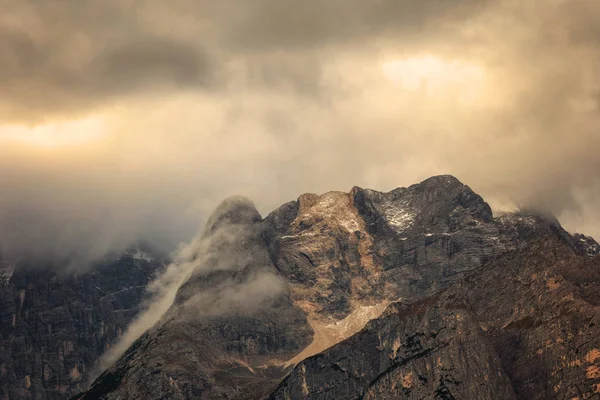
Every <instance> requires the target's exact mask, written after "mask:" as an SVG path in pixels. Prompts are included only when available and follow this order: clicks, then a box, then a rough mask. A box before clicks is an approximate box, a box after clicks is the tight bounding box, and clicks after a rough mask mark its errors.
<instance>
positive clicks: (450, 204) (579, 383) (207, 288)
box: [76, 175, 600, 399]
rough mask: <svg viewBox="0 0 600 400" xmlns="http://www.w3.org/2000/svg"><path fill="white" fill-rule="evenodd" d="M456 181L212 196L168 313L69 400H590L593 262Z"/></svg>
mask: <svg viewBox="0 0 600 400" xmlns="http://www.w3.org/2000/svg"><path fill="white" fill-rule="evenodd" d="M598 253H599V247H598V244H597V243H596V242H595V241H594V240H593V239H591V238H589V237H586V236H583V235H576V236H572V235H570V234H569V233H568V232H566V231H565V230H564V229H563V228H562V227H561V226H560V224H559V222H558V221H557V220H556V219H555V218H553V217H551V216H545V215H536V214H535V213H511V214H505V215H500V216H496V217H495V216H494V215H493V214H492V211H491V209H490V207H489V205H488V204H487V203H486V202H485V201H484V200H483V199H482V198H481V197H480V196H479V195H477V194H476V193H474V192H473V191H472V190H471V189H470V188H469V187H468V186H466V185H464V184H462V183H461V182H459V181H458V180H457V179H456V178H454V177H452V176H447V175H446V176H436V177H433V178H430V179H427V180H425V181H423V182H421V183H419V184H416V185H412V186H410V187H408V188H399V189H396V190H393V191H391V192H389V193H380V192H377V191H373V190H367V189H361V188H357V187H355V188H353V189H352V190H351V191H350V192H349V193H342V192H329V193H326V194H323V195H320V196H319V195H315V194H305V195H302V196H300V197H299V198H298V200H297V201H293V202H289V203H286V204H284V205H283V206H281V207H280V208H278V209H277V210H275V211H273V212H272V213H271V214H270V215H268V216H267V217H266V218H264V219H263V218H262V217H261V216H260V215H259V213H258V212H257V211H256V208H255V207H254V205H253V204H252V202H251V201H250V200H248V199H245V198H241V197H235V198H230V199H227V200H226V201H224V202H223V203H222V204H221V205H220V206H219V207H218V208H217V210H216V211H215V212H214V214H213V215H212V216H211V218H210V219H209V221H208V223H207V226H206V229H205V232H204V233H203V235H202V236H201V237H200V238H199V240H198V242H197V243H196V247H195V250H194V251H193V252H191V254H190V257H189V259H188V260H187V261H186V262H189V263H191V265H193V267H194V271H193V273H192V275H191V277H190V278H189V279H188V280H187V281H186V283H184V284H183V285H182V286H181V288H180V289H179V291H178V293H177V296H176V298H175V301H174V303H173V305H172V306H171V307H170V309H169V310H168V311H167V312H166V313H165V315H163V316H162V318H161V319H160V321H159V322H158V323H157V324H155V325H154V326H153V327H152V328H150V329H149V330H148V331H147V332H146V333H144V334H143V335H142V336H141V337H140V338H139V339H138V340H137V341H136V342H135V343H134V344H133V345H132V346H131V347H130V348H129V349H128V351H127V352H126V353H125V354H124V355H123V356H122V357H121V358H120V359H119V360H118V361H117V362H115V363H114V364H113V365H112V366H111V367H110V368H109V369H108V370H107V371H105V372H104V373H103V374H102V375H101V376H100V377H99V378H98V379H97V380H96V381H95V382H94V383H93V384H92V386H91V387H90V389H89V390H88V391H87V392H84V393H82V394H80V395H78V396H77V397H76V398H79V399H124V398H143V399H164V398H169V399H192V398H194V399H260V398H270V399H302V398H310V399H359V398H362V399H391V398H414V399H422V398H438V399H511V398H514V399H538V398H539V399H542V398H569V399H571V398H577V397H578V398H580V399H588V398H593V396H598V393H599V392H600V334H598V333H599V332H598V329H599V328H598V325H597V323H598V321H599V319H598V317H599V315H598V314H599V312H600V308H599V297H598V296H599V293H600V290H599V289H600V287H599V285H600V279H599V278H600V276H599V274H600V257H599V256H598Z"/></svg>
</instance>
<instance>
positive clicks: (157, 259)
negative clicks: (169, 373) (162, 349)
mask: <svg viewBox="0 0 600 400" xmlns="http://www.w3.org/2000/svg"><path fill="white" fill-rule="evenodd" d="M164 264H165V260H164V258H162V256H160V255H158V254H152V255H151V254H149V253H148V252H143V251H141V250H139V249H137V248H136V249H134V250H132V251H128V252H125V253H124V254H122V255H121V256H120V257H118V259H116V260H110V261H106V262H103V263H100V264H99V265H97V266H95V267H94V268H92V269H91V270H89V271H86V272H82V273H67V272H62V273H59V272H57V271H56V268H52V267H47V266H43V265H37V263H36V265H31V264H30V265H28V264H26V263H23V265H18V266H17V267H16V268H10V269H8V268H7V269H5V271H7V274H6V279H5V281H4V283H3V285H2V286H0V398H2V399H49V400H50V399H65V398H69V397H70V396H72V395H73V394H75V393H78V392H80V391H81V390H82V389H84V388H85V387H86V386H87V385H88V383H89V379H90V373H91V372H93V370H94V369H95V368H96V367H97V361H98V360H99V358H100V356H102V354H103V353H104V352H105V351H106V350H107V349H108V348H109V347H110V346H111V345H112V344H114V343H115V342H116V341H117V339H118V338H119V336H120V335H121V334H122V333H123V332H124V331H125V330H126V329H127V327H128V326H129V324H130V322H131V321H132V320H133V319H134V318H135V316H136V315H137V314H138V313H139V311H140V310H141V306H142V303H143V301H144V300H147V299H148V296H149V294H148V293H147V292H146V285H147V284H148V283H149V282H151V281H152V280H153V279H154V277H155V276H156V274H157V273H159V272H160V271H161V270H162V269H163V267H164Z"/></svg>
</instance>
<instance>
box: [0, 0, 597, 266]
mask: <svg viewBox="0 0 600 400" xmlns="http://www.w3.org/2000/svg"><path fill="white" fill-rule="evenodd" d="M0 4H1V5H2V10H3V12H2V13H1V14H0V54H2V60H1V61H0V242H1V243H2V249H3V252H4V254H5V256H6V255H7V254H9V255H18V254H21V253H24V252H26V253H29V254H33V255H35V256H39V257H42V258H43V259H53V258H56V259H60V258H61V257H65V256H76V257H80V258H81V260H92V259H97V258H99V257H102V256H103V255H104V254H105V253H106V252H107V251H109V250H118V249H120V248H122V247H124V246H126V245H127V244H129V243H131V242H132V241H135V240H138V239H144V240H150V241H153V242H156V243H161V244H164V245H165V246H166V247H167V248H175V246H176V245H177V244H178V243H180V242H181V241H186V240H189V239H191V238H192V237H193V235H194V234H195V233H196V231H197V230H198V228H199V226H201V225H202V224H203V223H204V222H205V221H206V218H207V217H208V215H209V214H210V213H211V212H212V210H213V209H214V208H215V207H216V205H217V204H219V203H220V201H221V200H223V199H224V198H225V197H228V196H231V195H236V194H240V195H244V196H247V197H249V198H251V199H252V200H253V201H254V202H255V203H256V205H257V207H258V209H259V211H260V212H261V213H262V214H263V216H264V215H266V214H268V213H269V212H270V211H271V210H273V209H274V208H276V207H277V206H279V205H280V204H282V203H284V202H287V201H290V200H294V199H296V198H297V197H298V196H299V195H300V194H302V193H305V192H315V193H323V192H327V191H330V190H343V191H349V190H350V189H351V188H352V187H353V186H361V187H365V188H371V189H377V190H382V191H389V190H391V189H394V188H396V187H400V186H408V185H410V184H413V183H416V182H419V181H421V180H423V179H425V178H427V177H429V176H432V175H436V174H453V175H455V176H457V177H458V178H459V179H460V180H461V181H462V182H463V183H466V184H468V185H469V186H470V187H471V188H472V189H473V190H475V191H476V192H477V193H479V194H481V195H482V196H483V197H484V199H486V200H487V201H488V202H490V204H491V205H492V206H493V208H494V209H496V210H505V209H514V208H515V207H523V208H525V207H527V208H536V209H540V210H543V211H548V212H552V213H554V214H555V215H557V216H558V217H559V219H560V220H561V222H562V223H563V225H564V226H565V228H567V229H568V230H570V231H572V232H575V231H577V232H584V233H586V234H591V235H595V236H596V237H600V214H599V212H598V211H599V208H600V157H599V156H598V152H599V150H600V131H599V129H600V128H599V127H600V124H599V123H598V122H600V121H599V120H600V118H599V117H600V103H599V102H600V74H599V72H600V3H599V2H597V1H595V0H544V1H541V0H531V1H527V2H524V1H517V0H497V1H490V0H456V1H452V2H449V1H443V0H430V1H426V2H425V1H417V0H373V1H366V0H343V1H342V0H330V1H316V0H306V1H302V2H299V1H292V0H253V1H241V0H237V1H235V0H220V1H218V2H215V1H208V0H170V1H162V0H86V1H75V0H0ZM82 262H83V261H82Z"/></svg>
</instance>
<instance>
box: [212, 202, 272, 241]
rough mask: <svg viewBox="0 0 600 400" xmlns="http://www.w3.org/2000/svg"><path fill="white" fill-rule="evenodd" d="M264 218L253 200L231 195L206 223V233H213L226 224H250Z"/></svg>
mask: <svg viewBox="0 0 600 400" xmlns="http://www.w3.org/2000/svg"><path fill="white" fill-rule="evenodd" d="M261 220H262V217H261V215H260V213H259V212H258V210H257V209H256V206H255V205H254V203H253V202H252V200H250V199H248V198H247V197H244V196H231V197H228V198H227V199H225V200H223V201H222V202H221V203H220V204H219V205H218V206H217V208H216V209H215V211H213V213H212V214H211V216H210V217H209V218H208V222H207V223H206V228H205V235H211V234H213V233H214V232H215V231H217V230H218V229H219V228H220V227H222V226H224V225H249V224H252V223H255V222H259V221H261Z"/></svg>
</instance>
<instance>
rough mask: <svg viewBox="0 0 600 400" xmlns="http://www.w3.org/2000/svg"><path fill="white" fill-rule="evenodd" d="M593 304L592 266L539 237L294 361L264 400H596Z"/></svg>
mask: <svg viewBox="0 0 600 400" xmlns="http://www.w3.org/2000/svg"><path fill="white" fill-rule="evenodd" d="M599 296H600V263H599V262H598V260H597V259H596V260H590V259H584V258H582V257H579V256H577V255H576V254H575V253H574V251H573V250H572V249H571V248H569V247H568V246H566V245H565V244H564V243H563V242H561V241H560V240H559V239H557V238H556V237H553V236H548V237H544V238H541V239H539V240H538V241H536V242H535V243H533V244H532V245H531V246H529V247H527V248H526V249H520V250H517V251H514V252H511V253H508V254H506V255H505V256H502V257H500V258H499V259H497V260H495V261H493V262H491V263H489V264H488V265H486V266H485V267H483V268H482V269H481V270H478V271H476V272H474V273H472V274H469V275H468V276H467V277H465V278H464V279H463V280H462V281H460V282H457V283H455V284H453V285H452V286H450V287H449V288H448V289H445V290H443V291H441V292H439V293H437V294H435V295H433V296H430V297H427V298H425V299H422V300H418V301H415V302H412V303H409V304H405V303H395V304H393V305H391V306H390V307H389V308H388V309H387V311H386V312H385V313H384V315H382V316H381V317H380V318H378V319H376V320H373V321H371V322H370V323H369V324H368V325H367V327H366V328H365V329H363V330H362V331H361V332H360V333H358V334H357V335H355V336H353V337H351V338H350V339H348V340H346V341H344V342H343V343H340V344H339V345H337V346H335V347H333V348H331V349H328V350H326V351H325V352H323V353H322V354H319V355H316V356H314V357H311V358H309V359H307V360H305V361H303V362H302V363H300V364H299V365H298V366H297V367H296V368H295V369H294V370H293V371H292V373H291V374H290V375H289V376H288V377H287V378H286V379H285V380H284V382H283V383H282V384H281V385H280V386H279V388H278V389H277V390H276V391H275V392H274V393H273V394H272V395H271V397H270V398H271V399H288V398H292V399H301V398H307V399H359V398H360V399H395V398H407V399H422V398H427V399H553V398H556V399H572V398H580V399H591V398H598V396H599V394H600V374H598V366H599V362H598V361H600V348H599V347H600V326H599V325H598V324H597V321H598V319H599V318H600V308H599V307H598V306H599V305H600V302H599V300H600V297H599Z"/></svg>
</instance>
